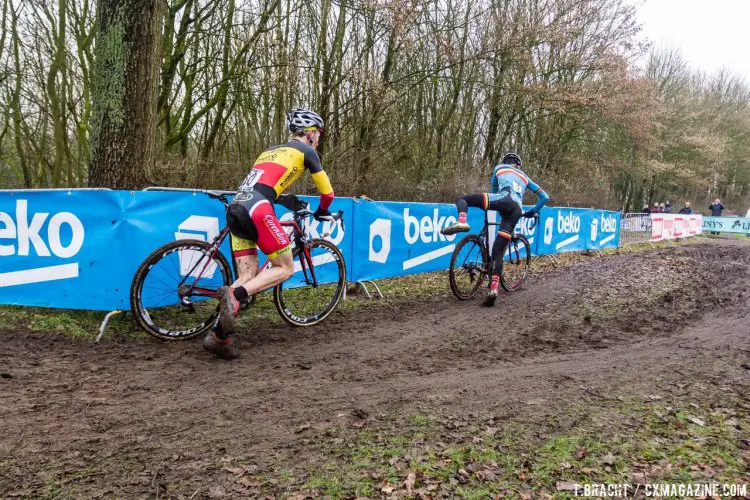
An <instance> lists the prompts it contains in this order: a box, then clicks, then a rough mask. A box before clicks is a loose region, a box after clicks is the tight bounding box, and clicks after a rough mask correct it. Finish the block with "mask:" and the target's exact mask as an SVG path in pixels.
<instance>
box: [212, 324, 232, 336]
mask: <svg viewBox="0 0 750 500" xmlns="http://www.w3.org/2000/svg"><path fill="white" fill-rule="evenodd" d="M214 333H215V334H216V336H217V337H219V339H220V340H226V339H228V338H229V334H228V333H227V332H225V331H224V329H223V328H222V327H221V323H219V322H218V321H217V322H216V326H215V327H214Z"/></svg>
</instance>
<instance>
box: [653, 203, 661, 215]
mask: <svg viewBox="0 0 750 500" xmlns="http://www.w3.org/2000/svg"><path fill="white" fill-rule="evenodd" d="M651 213H652V214H658V213H661V211H660V210H659V204H658V203H654V206H653V208H652V209H651Z"/></svg>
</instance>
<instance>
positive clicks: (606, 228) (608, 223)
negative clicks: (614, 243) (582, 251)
mask: <svg viewBox="0 0 750 500" xmlns="http://www.w3.org/2000/svg"><path fill="white" fill-rule="evenodd" d="M615 231H617V219H615V218H614V217H612V216H611V215H602V232H604V233H614V232H615Z"/></svg>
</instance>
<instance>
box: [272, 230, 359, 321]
mask: <svg viewBox="0 0 750 500" xmlns="http://www.w3.org/2000/svg"><path fill="white" fill-rule="evenodd" d="M306 249H307V251H305V249H303V248H301V247H300V246H299V245H298V246H297V248H295V250H294V274H293V275H292V277H291V278H289V279H288V280H287V281H285V282H283V283H281V284H279V285H277V286H276V288H274V290H273V302H274V304H275V305H276V310H277V311H279V314H280V315H281V317H282V318H283V319H284V321H286V322H287V323H289V324H290V325H294V326H312V325H315V324H317V323H320V322H321V321H323V320H324V319H326V318H327V317H328V315H329V314H331V313H332V312H333V310H334V309H335V308H336V306H337V305H338V303H339V301H340V300H341V297H342V296H343V294H344V289H345V287H346V263H345V262H344V256H343V255H341V252H340V251H339V249H338V248H336V245H334V244H333V243H330V242H328V241H326V240H322V239H315V240H312V241H311V242H310V243H309V244H308V246H307V247H306Z"/></svg>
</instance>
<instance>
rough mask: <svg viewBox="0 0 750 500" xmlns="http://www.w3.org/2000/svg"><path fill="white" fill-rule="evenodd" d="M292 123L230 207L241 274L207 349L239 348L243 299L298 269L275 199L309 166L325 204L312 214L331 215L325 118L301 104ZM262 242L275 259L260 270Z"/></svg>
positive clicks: (225, 290) (226, 295)
mask: <svg viewBox="0 0 750 500" xmlns="http://www.w3.org/2000/svg"><path fill="white" fill-rule="evenodd" d="M287 127H288V128H289V131H290V132H291V133H292V137H291V138H290V140H289V141H288V142H287V143H285V144H281V145H278V146H272V147H270V148H268V149H267V150H266V151H264V152H263V153H261V155H260V156H259V157H258V159H257V160H256V161H255V164H254V165H253V168H252V170H250V173H249V174H248V175H247V177H245V180H244V181H243V182H242V184H240V187H239V189H238V191H237V196H235V198H234V200H233V201H232V203H231V204H230V205H229V209H228V210H227V226H228V227H229V231H230V233H231V235H232V254H233V255H234V258H235V262H236V263H237V272H238V274H239V278H238V279H237V281H235V282H234V283H233V284H232V285H231V286H225V287H221V288H219V290H218V295H219V321H218V322H217V324H216V326H215V327H214V329H213V330H211V331H210V332H208V334H207V335H206V338H205V339H204V341H203V347H204V348H205V349H206V350H207V351H210V352H212V353H214V354H216V355H217V356H220V357H223V358H234V357H236V356H237V355H238V354H239V353H238V351H237V348H236V346H235V345H234V342H233V340H232V337H231V333H232V331H233V330H234V320H235V318H236V317H237V312H238V311H239V308H240V303H241V302H242V301H244V300H246V299H247V298H248V297H249V296H251V295H255V294H256V293H259V292H262V291H263V290H266V289H268V288H272V287H274V286H276V285H278V284H279V283H282V282H284V281H286V280H287V279H289V278H290V277H291V276H292V274H294V266H293V262H292V253H291V247H290V246H289V238H288V236H287V234H286V233H285V232H284V230H283V228H282V226H281V223H280V222H279V220H278V219H277V218H276V213H275V212H274V209H273V203H274V201H276V200H277V198H278V197H279V196H280V195H281V194H282V193H283V192H284V191H285V190H286V189H287V188H289V186H291V185H292V184H293V183H294V181H296V180H297V179H298V178H299V177H300V176H301V175H302V173H303V172H304V171H305V170H309V171H310V174H311V175H312V179H313V182H315V186H316V187H317V188H318V191H320V205H319V206H318V209H317V210H316V212H315V214H314V215H313V216H314V217H315V218H316V219H319V220H320V219H321V218H326V217H330V216H331V212H329V211H328V208H329V207H330V206H331V202H332V201H333V188H332V187H331V183H330V181H329V180H328V176H327V175H326V173H325V172H324V171H323V167H322V166H321V164H320V157H319V156H318V153H317V151H316V150H317V148H318V143H319V141H320V137H321V136H322V135H323V128H324V123H323V119H322V118H321V117H320V116H319V115H318V114H317V113H314V112H313V111H309V110H306V109H301V108H297V109H293V110H292V111H290V112H289V113H287ZM258 248H260V249H261V251H262V252H263V253H264V254H265V255H266V257H267V258H268V260H270V261H271V263H272V264H273V266H271V267H267V268H265V269H264V270H263V271H262V272H260V273H259V272H258Z"/></svg>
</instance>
